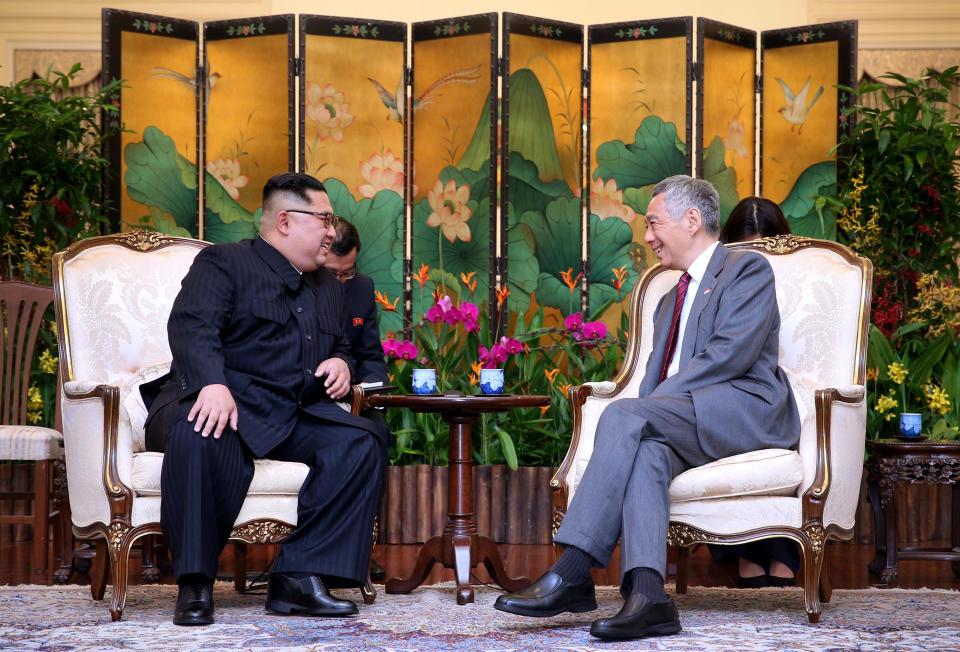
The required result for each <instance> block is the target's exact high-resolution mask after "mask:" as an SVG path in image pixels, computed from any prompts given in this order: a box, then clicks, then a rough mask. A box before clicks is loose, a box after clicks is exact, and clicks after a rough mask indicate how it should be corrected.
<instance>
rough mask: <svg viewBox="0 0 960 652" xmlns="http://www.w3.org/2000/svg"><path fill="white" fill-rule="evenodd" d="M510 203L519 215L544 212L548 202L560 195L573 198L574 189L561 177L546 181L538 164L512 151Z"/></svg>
mask: <svg viewBox="0 0 960 652" xmlns="http://www.w3.org/2000/svg"><path fill="white" fill-rule="evenodd" d="M509 174H510V186H509V195H508V203H509V204H510V205H511V206H512V207H513V210H514V211H516V213H517V214H518V215H523V214H524V213H526V212H527V211H534V212H537V213H544V212H546V210H547V204H549V203H550V202H552V201H553V200H554V199H557V198H559V197H566V198H572V197H573V191H572V190H570V186H568V185H567V184H566V183H564V182H563V181H560V180H559V179H557V180H554V181H551V182H549V183H544V182H543V181H541V180H540V174H539V173H538V172H537V166H536V165H535V164H534V163H533V162H532V161H528V160H527V159H525V158H524V157H523V156H521V155H520V154H518V153H516V152H511V153H510V168H509Z"/></svg>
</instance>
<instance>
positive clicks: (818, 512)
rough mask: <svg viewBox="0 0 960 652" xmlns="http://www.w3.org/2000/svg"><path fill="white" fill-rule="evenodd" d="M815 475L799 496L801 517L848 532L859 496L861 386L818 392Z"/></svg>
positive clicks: (864, 407)
mask: <svg viewBox="0 0 960 652" xmlns="http://www.w3.org/2000/svg"><path fill="white" fill-rule="evenodd" d="M815 403H816V416H817V435H816V442H817V452H816V465H817V466H816V473H815V476H814V481H813V484H812V485H811V486H810V487H809V488H808V489H807V490H806V491H805V492H804V493H803V512H804V518H805V519H806V518H808V517H811V518H812V517H819V518H820V519H821V520H822V523H823V526H824V527H827V526H829V525H835V526H837V527H840V528H842V529H851V528H852V527H853V524H854V518H855V515H856V510H857V501H858V500H859V496H860V480H861V477H862V475H863V450H864V442H865V439H866V423H867V404H866V388H865V387H864V386H863V385H844V386H840V387H829V388H826V389H819V390H817V391H816V394H815Z"/></svg>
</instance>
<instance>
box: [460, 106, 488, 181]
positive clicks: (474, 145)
mask: <svg viewBox="0 0 960 652" xmlns="http://www.w3.org/2000/svg"><path fill="white" fill-rule="evenodd" d="M489 166H490V94H489V93H488V94H487V100H486V102H484V103H483V108H482V109H480V117H479V118H478V119H477V127H476V129H474V130H473V137H472V138H471V139H470V144H469V145H467V149H465V150H464V151H463V156H461V157H460V160H459V161H458V162H457V167H459V168H461V169H472V170H484V169H488V168H489Z"/></svg>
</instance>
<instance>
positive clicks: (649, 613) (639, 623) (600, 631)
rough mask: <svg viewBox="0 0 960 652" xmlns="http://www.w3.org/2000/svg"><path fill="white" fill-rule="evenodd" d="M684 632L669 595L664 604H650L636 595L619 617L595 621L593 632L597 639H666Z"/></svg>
mask: <svg viewBox="0 0 960 652" xmlns="http://www.w3.org/2000/svg"><path fill="white" fill-rule="evenodd" d="M681 629H682V628H681V627H680V614H678V613H677V605H675V604H674V603H673V598H671V597H670V596H667V599H666V601H664V602H650V601H649V600H648V599H647V598H646V597H645V596H644V595H643V594H641V593H633V594H631V595H630V597H629V598H627V601H626V603H624V605H623V609H621V610H620V613H618V614H617V615H616V616H614V617H613V618H601V619H600V620H595V621H593V624H592V625H591V626H590V633H591V634H593V635H594V636H596V637H597V638H606V639H627V638H642V637H644V636H666V635H668V634H676V633H677V632H679V631H680V630H681Z"/></svg>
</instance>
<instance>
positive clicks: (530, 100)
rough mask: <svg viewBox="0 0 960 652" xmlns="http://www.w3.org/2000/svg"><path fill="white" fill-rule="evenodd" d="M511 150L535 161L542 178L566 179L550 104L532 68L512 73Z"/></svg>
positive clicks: (546, 179) (550, 179) (549, 179)
mask: <svg viewBox="0 0 960 652" xmlns="http://www.w3.org/2000/svg"><path fill="white" fill-rule="evenodd" d="M509 127H510V132H509V133H510V152H511V153H512V152H518V153H520V154H521V155H523V157H524V158H525V159H527V160H528V161H532V162H533V163H534V165H536V166H537V170H539V171H540V178H541V179H542V180H543V181H552V180H554V179H563V172H562V171H561V169H560V156H559V154H558V153H557V143H556V139H555V136H554V133H553V121H552V120H551V117H550V107H549V106H548V105H547V98H546V96H545V95H544V93H543V87H542V86H541V85H540V80H538V79H537V76H536V74H535V73H534V72H533V70H531V69H530V68H520V69H519V70H516V71H514V73H513V74H512V75H510V122H509Z"/></svg>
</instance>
